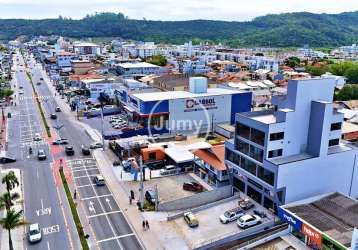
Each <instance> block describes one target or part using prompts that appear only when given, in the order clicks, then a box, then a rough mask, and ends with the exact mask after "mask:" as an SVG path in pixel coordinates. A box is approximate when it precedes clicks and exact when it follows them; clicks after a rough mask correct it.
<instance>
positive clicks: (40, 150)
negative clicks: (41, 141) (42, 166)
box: [37, 149, 47, 161]
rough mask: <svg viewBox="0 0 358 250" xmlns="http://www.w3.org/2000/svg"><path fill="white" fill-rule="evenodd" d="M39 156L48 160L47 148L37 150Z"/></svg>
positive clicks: (40, 158)
mask: <svg viewBox="0 0 358 250" xmlns="http://www.w3.org/2000/svg"><path fill="white" fill-rule="evenodd" d="M37 158H38V159H39V160H40V161H42V160H46V158H47V156H46V154H45V150H43V149H39V151H38V152H37Z"/></svg>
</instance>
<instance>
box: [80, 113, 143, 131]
mask: <svg viewBox="0 0 358 250" xmlns="http://www.w3.org/2000/svg"><path fill="white" fill-rule="evenodd" d="M113 117H116V118H120V119H115V120H117V121H118V122H114V123H113V122H111V120H112V119H114V118H113ZM82 121H83V122H85V123H87V124H88V125H90V126H91V127H92V128H94V129H97V130H98V131H101V130H102V121H101V117H100V116H98V117H92V118H89V119H87V118H83V119H82ZM103 125H104V130H105V131H106V132H112V131H120V129H123V128H126V127H134V126H136V125H137V124H136V123H134V122H131V121H128V118H127V117H126V115H124V114H119V115H111V116H105V117H104V123H103Z"/></svg>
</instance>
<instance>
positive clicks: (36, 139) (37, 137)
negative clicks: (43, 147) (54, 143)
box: [34, 133, 42, 141]
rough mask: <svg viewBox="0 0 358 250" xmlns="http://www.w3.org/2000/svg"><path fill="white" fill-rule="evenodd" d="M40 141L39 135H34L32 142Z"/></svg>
mask: <svg viewBox="0 0 358 250" xmlns="http://www.w3.org/2000/svg"><path fill="white" fill-rule="evenodd" d="M41 140H42V138H41V135H40V133H36V134H35V136H34V141H41Z"/></svg>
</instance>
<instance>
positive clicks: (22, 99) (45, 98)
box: [19, 96, 54, 101]
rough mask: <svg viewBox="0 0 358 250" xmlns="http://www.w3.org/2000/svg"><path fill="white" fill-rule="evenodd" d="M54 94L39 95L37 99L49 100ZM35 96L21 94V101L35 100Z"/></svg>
mask: <svg viewBox="0 0 358 250" xmlns="http://www.w3.org/2000/svg"><path fill="white" fill-rule="evenodd" d="M53 98H54V97H53V96H38V97H37V99H39V100H49V99H53ZM35 99H36V98H35V97H34V96H19V101H26V100H35Z"/></svg>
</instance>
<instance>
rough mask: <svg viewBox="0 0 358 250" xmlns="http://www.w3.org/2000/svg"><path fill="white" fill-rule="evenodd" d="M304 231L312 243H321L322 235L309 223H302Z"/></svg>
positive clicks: (318, 244)
mask: <svg viewBox="0 0 358 250" xmlns="http://www.w3.org/2000/svg"><path fill="white" fill-rule="evenodd" d="M302 233H303V234H304V235H306V236H307V237H308V238H309V239H310V242H311V243H314V244H315V245H317V246H320V245H321V242H322V235H321V233H320V232H318V231H317V230H315V229H313V228H312V227H310V226H308V225H307V224H302Z"/></svg>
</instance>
